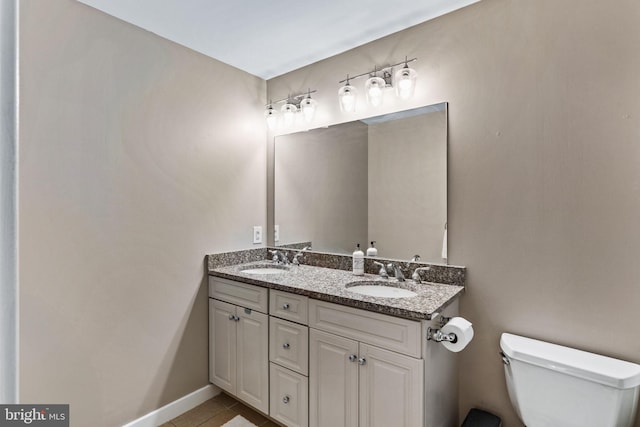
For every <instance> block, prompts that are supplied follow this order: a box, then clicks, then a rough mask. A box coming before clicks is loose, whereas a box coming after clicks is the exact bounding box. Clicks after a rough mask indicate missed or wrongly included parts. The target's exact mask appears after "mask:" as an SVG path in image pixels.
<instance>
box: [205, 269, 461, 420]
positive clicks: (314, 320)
mask: <svg viewBox="0 0 640 427" xmlns="http://www.w3.org/2000/svg"><path fill="white" fill-rule="evenodd" d="M209 297H210V298H209V323H210V324H209V353H210V354H209V364H210V365H209V372H210V374H209V375H210V381H211V382H212V383H213V384H215V385H217V386H219V387H220V388H222V389H223V390H225V391H226V392H228V393H229V394H231V395H233V396H235V397H237V398H238V399H239V400H242V401H244V402H246V403H247V404H249V405H250V406H252V407H254V408H256V409H258V410H259V411H261V412H263V413H265V414H269V416H270V417H271V418H273V419H274V420H276V421H277V422H279V423H281V424H282V425H284V426H287V427H308V426H311V427H389V426H394V427H448V426H451V425H459V424H457V397H456V396H457V388H456V375H457V370H456V364H455V358H454V355H453V354H452V353H450V352H448V351H446V350H445V349H444V347H442V345H441V344H438V343H435V342H433V341H427V340H426V339H425V338H426V328H427V327H428V326H432V327H439V326H438V321H437V320H433V321H419V320H409V319H405V318H400V317H395V316H390V315H386V314H381V313H377V312H372V311H368V310H363V309H358V308H353V307H348V306H344V305H339V304H334V303H330V302H326V301H321V300H316V299H310V298H308V297H306V296H302V295H298V294H293V293H289V292H283V291H280V290H274V289H267V288H263V287H260V286H255V285H249V284H246V283H242V282H236V281H232V280H228V279H224V278H219V277H215V276H211V277H209ZM456 313H457V302H453V303H452V304H451V305H450V306H448V307H447V308H446V309H445V310H444V312H443V313H442V315H443V316H454V315H455V314H456Z"/></svg>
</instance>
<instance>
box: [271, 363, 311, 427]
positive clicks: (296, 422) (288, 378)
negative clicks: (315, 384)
mask: <svg viewBox="0 0 640 427" xmlns="http://www.w3.org/2000/svg"><path fill="white" fill-rule="evenodd" d="M269 373H270V375H271V385H270V404H269V415H270V416H271V417H272V418H273V419H275V420H277V421H279V422H281V423H283V424H284V425H286V426H288V427H307V426H308V425H309V380H308V379H307V377H305V376H303V375H300V374H298V373H296V372H293V371H290V370H288V369H286V368H283V367H281V366H278V365H276V364H275V363H271V368H270V369H269Z"/></svg>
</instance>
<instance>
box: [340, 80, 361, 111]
mask: <svg viewBox="0 0 640 427" xmlns="http://www.w3.org/2000/svg"><path fill="white" fill-rule="evenodd" d="M356 95H357V91H356V88H355V87H353V86H351V85H350V84H349V81H348V80H347V84H346V85H344V86H342V87H341V88H340V90H338V99H339V100H340V110H342V112H343V113H353V112H354V111H356Z"/></svg>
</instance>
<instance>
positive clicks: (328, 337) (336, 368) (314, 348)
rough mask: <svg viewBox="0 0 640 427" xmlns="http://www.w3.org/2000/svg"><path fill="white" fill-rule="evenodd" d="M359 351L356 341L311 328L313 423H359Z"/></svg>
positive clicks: (333, 426) (352, 426)
mask: <svg viewBox="0 0 640 427" xmlns="http://www.w3.org/2000/svg"><path fill="white" fill-rule="evenodd" d="M357 355H358V343H357V342H356V341H353V340H351V339H348V338H342V337H339V336H337V335H333V334H329V333H326V332H322V331H318V330H315V329H311V330H310V331H309V425H310V426H311V427H357V425H358V363H357ZM389 425H394V424H389ZM387 427H388V426H387Z"/></svg>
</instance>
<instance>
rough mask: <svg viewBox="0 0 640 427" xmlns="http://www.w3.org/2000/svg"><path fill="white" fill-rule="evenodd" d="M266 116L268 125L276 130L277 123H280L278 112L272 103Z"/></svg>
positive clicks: (265, 113)
mask: <svg viewBox="0 0 640 427" xmlns="http://www.w3.org/2000/svg"><path fill="white" fill-rule="evenodd" d="M264 117H265V119H266V120H267V127H268V128H269V129H270V130H274V129H275V128H276V125H277V124H278V112H277V111H276V110H274V109H273V107H272V106H271V105H269V107H267V110H266V111H265V112H264Z"/></svg>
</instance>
